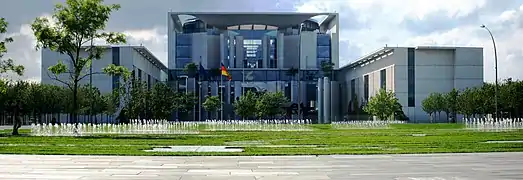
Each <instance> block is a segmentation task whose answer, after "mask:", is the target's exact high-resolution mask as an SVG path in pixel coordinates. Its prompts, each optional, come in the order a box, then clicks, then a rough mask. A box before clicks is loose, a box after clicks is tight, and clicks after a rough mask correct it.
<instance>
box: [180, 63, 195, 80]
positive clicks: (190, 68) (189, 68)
mask: <svg viewBox="0 0 523 180" xmlns="http://www.w3.org/2000/svg"><path fill="white" fill-rule="evenodd" d="M197 70H198V66H196V64H194V63H187V64H186V65H185V67H184V68H183V71H185V73H187V76H189V77H195V76H196V73H197Z"/></svg>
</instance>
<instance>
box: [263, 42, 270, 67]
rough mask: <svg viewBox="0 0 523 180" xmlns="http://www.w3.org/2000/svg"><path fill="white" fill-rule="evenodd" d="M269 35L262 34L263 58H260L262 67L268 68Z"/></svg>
mask: <svg viewBox="0 0 523 180" xmlns="http://www.w3.org/2000/svg"><path fill="white" fill-rule="evenodd" d="M269 43H270V42H269V36H263V38H262V53H263V55H262V56H263V60H262V64H261V65H262V67H263V68H268V66H269V63H268V61H269Z"/></svg>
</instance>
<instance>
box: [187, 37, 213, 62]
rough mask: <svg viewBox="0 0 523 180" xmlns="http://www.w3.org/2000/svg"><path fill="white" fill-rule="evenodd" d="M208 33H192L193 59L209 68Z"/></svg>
mask: <svg viewBox="0 0 523 180" xmlns="http://www.w3.org/2000/svg"><path fill="white" fill-rule="evenodd" d="M207 44H208V38H207V33H194V34H192V46H191V48H192V56H191V57H192V58H193V59H192V61H193V62H194V63H196V64H197V65H198V64H199V63H200V62H201V63H202V66H203V67H205V68H209V64H208V63H207V62H208V61H207V59H208V56H207V54H208V53H207V48H208V47H209V46H208V45H207Z"/></svg>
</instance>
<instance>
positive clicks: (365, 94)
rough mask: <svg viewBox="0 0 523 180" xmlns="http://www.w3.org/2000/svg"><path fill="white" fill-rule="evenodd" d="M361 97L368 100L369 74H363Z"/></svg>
mask: <svg viewBox="0 0 523 180" xmlns="http://www.w3.org/2000/svg"><path fill="white" fill-rule="evenodd" d="M363 98H365V101H368V100H369V75H365V76H363Z"/></svg>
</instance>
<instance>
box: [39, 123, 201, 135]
mask: <svg viewBox="0 0 523 180" xmlns="http://www.w3.org/2000/svg"><path fill="white" fill-rule="evenodd" d="M198 126H199V124H198V123H196V122H169V121H167V120H143V121H140V120H131V121H130V123H129V124H107V123H103V124H92V123H80V124H78V127H77V128H76V127H75V125H74V124H69V123H67V124H66V123H62V124H55V125H52V124H32V125H31V135H33V136H90V135H100V134H198V133H199V131H198ZM75 129H76V132H75Z"/></svg>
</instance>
